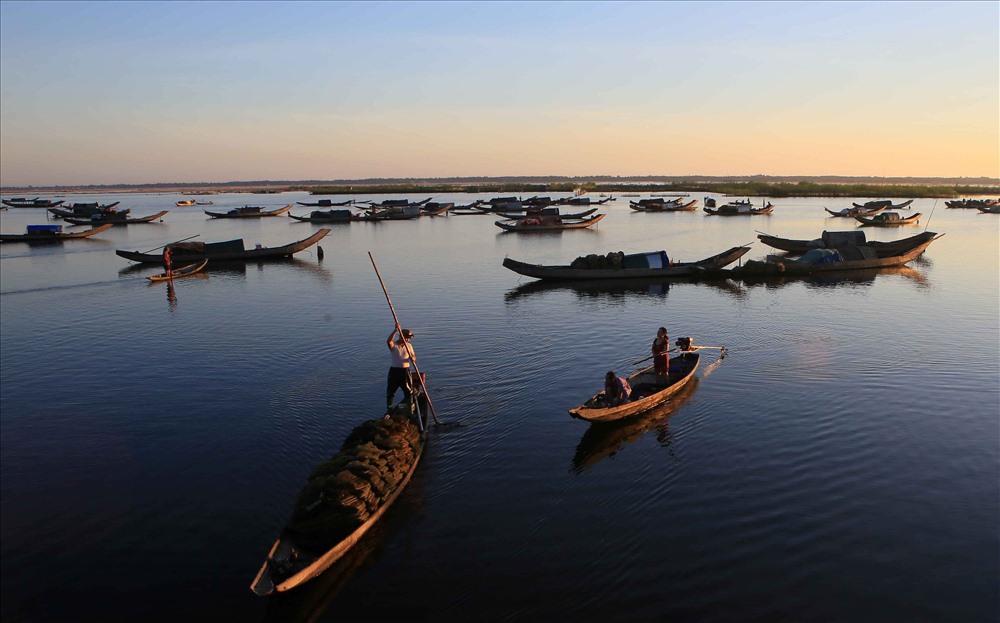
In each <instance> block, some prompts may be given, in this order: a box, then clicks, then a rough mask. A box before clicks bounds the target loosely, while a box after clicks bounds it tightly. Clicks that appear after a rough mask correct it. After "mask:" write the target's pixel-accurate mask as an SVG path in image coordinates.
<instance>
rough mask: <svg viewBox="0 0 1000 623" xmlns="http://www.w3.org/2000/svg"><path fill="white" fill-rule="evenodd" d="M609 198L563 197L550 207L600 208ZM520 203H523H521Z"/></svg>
mask: <svg viewBox="0 0 1000 623" xmlns="http://www.w3.org/2000/svg"><path fill="white" fill-rule="evenodd" d="M611 199H612V198H611V197H607V198H605V199H598V200H597V201H594V200H593V199H591V198H590V197H563V198H562V199H556V200H555V201H553V202H552V204H551V205H568V206H602V205H604V204H605V203H607V202H609V201H611ZM522 203H524V202H523V201H522Z"/></svg>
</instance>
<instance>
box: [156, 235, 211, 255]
mask: <svg viewBox="0 0 1000 623" xmlns="http://www.w3.org/2000/svg"><path fill="white" fill-rule="evenodd" d="M200 235H201V234H195V235H193V236H188V237H187V238H181V239H180V240H174V241H173V242H168V243H167V244H161V245H160V246H158V247H153V248H152V249H150V250H149V251H143V253H152V252H153V251H156V250H157V249H162V248H163V247H166V246H170V245H172V244H177V243H178V242H184V241H185V240H190V239H192V238H197V237H198V236H200Z"/></svg>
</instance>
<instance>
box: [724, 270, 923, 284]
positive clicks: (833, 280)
mask: <svg viewBox="0 0 1000 623" xmlns="http://www.w3.org/2000/svg"><path fill="white" fill-rule="evenodd" d="M892 275H895V276H900V277H904V278H906V279H908V280H910V281H912V282H913V283H914V284H915V285H916V286H917V287H919V288H930V282H929V281H928V279H927V275H926V274H925V273H923V272H921V271H919V270H917V269H915V268H911V267H909V266H887V267H885V268H865V269H859V270H845V271H824V272H822V273H816V274H813V275H752V276H751V275H746V276H744V277H743V279H742V282H743V283H744V284H745V285H747V286H764V287H765V288H767V289H773V288H781V287H784V286H787V285H791V284H793V283H803V284H805V285H806V286H807V287H818V288H831V287H834V288H835V287H838V286H850V287H853V286H858V285H864V286H871V285H873V284H874V283H875V280H876V278H878V277H887V276H892Z"/></svg>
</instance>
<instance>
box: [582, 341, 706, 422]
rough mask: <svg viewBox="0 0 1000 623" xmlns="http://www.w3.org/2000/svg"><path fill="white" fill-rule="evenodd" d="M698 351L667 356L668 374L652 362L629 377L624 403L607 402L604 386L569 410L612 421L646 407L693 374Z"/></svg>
mask: <svg viewBox="0 0 1000 623" xmlns="http://www.w3.org/2000/svg"><path fill="white" fill-rule="evenodd" d="M700 360H701V355H699V354H698V353H697V352H693V351H686V352H682V353H680V354H678V355H677V356H675V357H671V358H670V373H669V374H668V375H667V378H666V379H664V378H663V377H662V376H658V375H657V374H656V373H655V372H654V371H653V366H650V367H648V368H645V369H643V370H639V371H638V372H636V373H634V374H632V375H631V376H629V377H628V379H627V380H628V383H629V385H630V386H631V387H632V398H631V399H630V400H629V402H626V403H625V404H622V405H618V406H615V407H609V406H607V400H606V399H605V396H604V390H601V391H600V392H599V393H597V394H595V395H594V396H592V397H591V398H590V399H588V400H587V401H586V402H584V403H583V404H582V405H580V406H579V407H576V408H575V409H570V410H569V414H570V415H571V416H573V417H575V418H577V419H580V420H584V421H587V422H614V421H616V420H621V419H624V418H627V417H630V416H633V415H636V414H639V413H642V412H643V411H647V410H649V409H651V408H653V407H655V406H656V405H658V404H660V403H661V402H663V401H664V400H666V399H667V398H670V397H671V396H672V395H674V394H676V393H677V392H678V391H680V390H681V388H682V387H684V386H685V385H686V384H687V382H688V381H690V380H691V378H692V377H693V376H694V371H695V370H697V369H698V362H699V361H700Z"/></svg>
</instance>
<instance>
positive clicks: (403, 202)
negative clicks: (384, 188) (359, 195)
mask: <svg viewBox="0 0 1000 623" xmlns="http://www.w3.org/2000/svg"><path fill="white" fill-rule="evenodd" d="M431 199H433V197H428V198H426V199H424V200H423V201H409V200H407V199H386V200H385V201H382V202H379V203H374V202H371V201H366V202H364V203H367V204H369V205H370V206H371V208H372V209H375V210H377V209H380V208H419V207H421V206H423V205H425V204H428V203H430V202H431Z"/></svg>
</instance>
